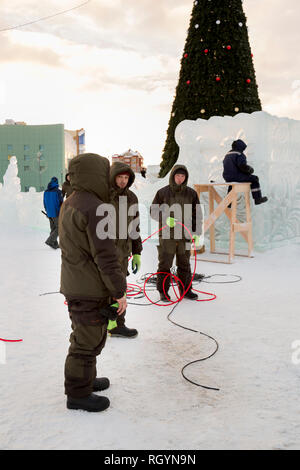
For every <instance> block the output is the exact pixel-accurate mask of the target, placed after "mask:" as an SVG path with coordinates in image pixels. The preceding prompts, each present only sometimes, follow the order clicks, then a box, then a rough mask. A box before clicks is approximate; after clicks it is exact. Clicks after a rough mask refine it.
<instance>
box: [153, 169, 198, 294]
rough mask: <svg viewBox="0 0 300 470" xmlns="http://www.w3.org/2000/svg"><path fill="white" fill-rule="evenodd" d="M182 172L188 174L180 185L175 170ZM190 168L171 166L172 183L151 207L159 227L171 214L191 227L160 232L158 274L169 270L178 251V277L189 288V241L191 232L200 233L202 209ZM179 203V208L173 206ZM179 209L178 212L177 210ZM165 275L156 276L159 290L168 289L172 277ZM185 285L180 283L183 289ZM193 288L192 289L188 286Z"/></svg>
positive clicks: (170, 181) (155, 199) (178, 227)
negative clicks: (190, 178) (191, 183)
mask: <svg viewBox="0 0 300 470" xmlns="http://www.w3.org/2000/svg"><path fill="white" fill-rule="evenodd" d="M178 171H180V172H183V173H185V175H186V178H185V180H184V182H183V183H182V184H181V185H177V184H176V183H175V180H174V176H175V173H176V172H178ZM188 177H189V174H188V171H187V168H186V167H185V166H184V165H175V166H174V167H173V168H172V171H171V173H170V178H169V185H168V186H165V187H163V188H162V189H160V190H159V191H158V192H157V193H156V195H155V197H154V199H153V201H152V205H151V208H150V212H151V217H152V218H153V219H155V220H157V221H159V228H160V229H161V228H162V227H163V226H165V225H166V220H167V218H168V217H174V218H176V219H177V222H180V223H183V224H184V225H185V226H186V227H187V229H188V230H186V229H183V228H182V226H181V225H180V224H177V225H176V226H175V228H173V229H172V228H171V229H169V228H166V229H164V230H163V231H161V232H160V233H159V246H158V247H157V249H158V259H159V264H158V269H157V272H158V273H170V269H171V267H172V264H173V258H174V255H175V254H176V265H177V276H178V277H179V279H180V280H181V281H182V283H183V285H184V288H185V289H186V288H187V287H188V285H189V283H190V280H191V268H190V244H189V243H187V242H188V241H190V240H191V236H192V234H197V235H201V232H202V211H201V206H200V202H199V198H198V195H197V193H196V191H195V190H194V189H192V188H190V187H189V186H187V183H188ZM175 204H177V210H175V211H173V210H172V207H171V206H173V207H175V208H176V206H174V205H175ZM178 211H179V212H178ZM165 277H166V275H165V274H158V275H157V289H158V291H159V292H161V293H162V292H163V289H165V291H166V292H167V291H168V289H169V286H170V277H166V278H165ZM181 287H182V286H181V285H180V288H181ZM189 290H190V289H189Z"/></svg>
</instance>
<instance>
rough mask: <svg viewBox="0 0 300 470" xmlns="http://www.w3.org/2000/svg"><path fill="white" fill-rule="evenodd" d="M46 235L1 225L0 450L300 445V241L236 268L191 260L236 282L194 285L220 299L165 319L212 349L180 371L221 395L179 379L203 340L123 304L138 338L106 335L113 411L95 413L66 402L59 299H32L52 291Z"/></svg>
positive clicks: (66, 324) (55, 267) (148, 264)
mask: <svg viewBox="0 0 300 470" xmlns="http://www.w3.org/2000/svg"><path fill="white" fill-rule="evenodd" d="M46 237H47V230H44V231H43V230H33V229H30V228H26V227H20V229H19V230H12V229H6V228H5V227H4V224H2V228H1V231H0V257H1V264H0V270H1V286H0V289H1V317H0V337H2V338H10V339H18V338H22V339H23V342H21V343H6V346H5V347H6V364H0V396H1V413H0V448H1V449H110V450H112V449H126V450H130V449H263V448H266V449H297V448H299V447H300V420H299V411H300V410H299V408H300V406H299V382H300V364H298V365H297V364H296V362H297V361H295V357H296V358H297V357H299V356H300V354H299V355H297V354H295V353H296V351H295V350H293V349H292V343H293V342H294V341H295V340H300V322H299V303H300V291H299V263H300V250H299V245H296V244H295V245H290V246H286V247H284V248H281V249H275V250H273V251H268V252H266V253H264V254H261V253H259V254H257V253H256V254H255V257H254V258H253V259H248V258H237V259H236V261H235V263H234V264H232V265H216V264H213V263H207V262H199V263H198V265H197V272H200V273H204V274H206V275H211V274H214V273H223V274H236V275H239V276H242V281H240V282H237V283H232V284H210V285H209V284H201V287H198V288H199V289H202V290H204V291H206V292H212V293H215V294H216V295H217V299H216V300H214V301H212V302H198V303H197V302H191V301H188V300H184V301H182V302H181V303H180V304H179V305H178V306H177V307H176V309H175V311H174V314H173V317H172V318H173V320H174V321H176V322H178V323H180V324H182V325H185V326H187V327H190V328H193V329H195V330H199V331H201V332H203V333H206V334H208V335H211V336H213V337H214V338H216V340H217V341H218V342H219V345H220V349H219V351H218V352H217V354H216V355H215V356H214V357H213V358H211V359H209V360H207V361H205V362H200V363H197V364H194V365H191V366H189V368H188V369H187V370H186V374H187V376H188V377H189V378H190V379H191V380H193V381H195V382H198V383H200V384H203V385H207V386H211V387H218V388H220V391H210V390H204V389H203V388H200V387H196V386H194V385H192V384H190V383H188V382H187V381H186V380H184V379H183V378H182V376H181V373H180V371H181V368H182V366H184V365H185V364H186V363H188V362H190V361H194V360H196V359H200V358H202V357H204V356H207V355H209V354H210V353H211V352H213V350H214V349H215V345H214V343H213V342H212V341H211V340H209V339H208V338H206V337H204V336H203V335H199V334H197V333H192V332H189V331H186V330H183V329H181V328H179V327H177V326H174V325H173V324H172V323H170V322H169V321H168V320H167V318H166V317H167V315H168V313H169V312H170V309H171V307H156V306H150V307H149V306H141V307H139V306H133V305H131V306H130V307H129V309H128V314H127V315H128V320H127V323H128V326H132V327H136V328H137V329H138V330H139V336H138V337H137V338H135V339H132V340H126V339H121V338H108V340H107V344H106V347H105V349H104V350H103V353H102V355H101V356H100V358H99V359H98V364H99V366H100V367H99V373H100V374H102V375H106V376H108V377H109V378H110V380H111V387H110V388H109V389H108V390H107V391H106V392H105V395H106V396H108V397H109V399H110V400H111V407H110V408H109V409H108V410H106V411H105V412H102V413H95V414H93V413H86V412H81V411H70V410H67V409H66V406H65V396H64V389H63V380H64V377H63V369H64V360H65V356H66V353H67V349H68V338H69V334H70V321H69V318H68V313H67V308H66V306H65V305H64V299H63V297H62V296H61V295H60V294H51V295H45V296H40V294H42V293H46V292H55V291H57V290H59V274H60V252H59V250H57V251H53V250H52V249H51V248H48V247H47V246H46V245H45V244H44V240H45V238H46ZM155 250H156V248H155V246H154V243H151V242H146V244H145V249H144V253H143V263H142V272H143V273H146V272H149V271H155V270H156V253H155ZM230 279H231V278H228V279H227V280H230ZM135 280H136V277H135V276H131V277H130V279H129V282H135ZM211 280H220V278H219V279H218V278H212V279H211ZM221 280H223V279H221ZM204 297H206V296H203V298H204ZM151 298H153V299H157V294H156V293H155V292H152V293H151ZM137 302H141V303H144V302H146V301H145V299H142V300H138V301H137ZM293 354H294V361H293V360H292V358H293ZM293 362H294V363H293Z"/></svg>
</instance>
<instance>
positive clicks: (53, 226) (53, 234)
mask: <svg viewBox="0 0 300 470" xmlns="http://www.w3.org/2000/svg"><path fill="white" fill-rule="evenodd" d="M49 222H50V230H51V231H50V235H49V237H48V238H47V240H46V243H47V244H48V245H56V244H57V237H58V217H49Z"/></svg>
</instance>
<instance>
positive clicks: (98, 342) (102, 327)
mask: <svg viewBox="0 0 300 470" xmlns="http://www.w3.org/2000/svg"><path fill="white" fill-rule="evenodd" d="M109 300H110V299H109V298H104V299H102V300H101V301H99V302H96V301H91V300H80V299H79V300H69V301H68V308H69V315H70V319H71V321H72V330H73V332H72V333H71V336H70V347H69V352H68V355H67V358H66V362H65V394H66V395H68V396H71V397H73V398H81V397H85V396H88V395H90V394H91V393H92V391H93V382H94V380H95V378H96V376H97V370H96V357H97V356H98V355H99V354H100V353H101V351H102V349H103V348H104V346H105V342H106V335H107V319H106V318H105V317H103V316H102V315H101V313H100V309H101V307H102V306H104V305H107V304H108V303H109Z"/></svg>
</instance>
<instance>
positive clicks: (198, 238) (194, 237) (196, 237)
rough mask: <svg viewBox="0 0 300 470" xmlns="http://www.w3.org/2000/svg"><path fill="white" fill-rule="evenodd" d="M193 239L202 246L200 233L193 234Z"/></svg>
mask: <svg viewBox="0 0 300 470" xmlns="http://www.w3.org/2000/svg"><path fill="white" fill-rule="evenodd" d="M192 240H194V243H195V246H196V247H198V246H200V235H196V234H195V233H194V235H193V236H192Z"/></svg>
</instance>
